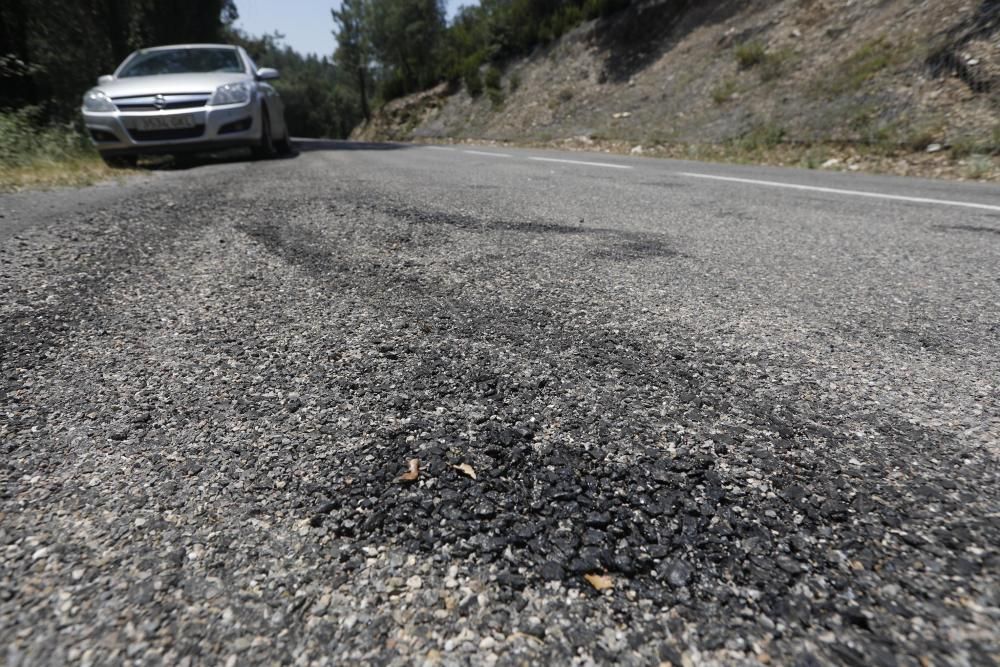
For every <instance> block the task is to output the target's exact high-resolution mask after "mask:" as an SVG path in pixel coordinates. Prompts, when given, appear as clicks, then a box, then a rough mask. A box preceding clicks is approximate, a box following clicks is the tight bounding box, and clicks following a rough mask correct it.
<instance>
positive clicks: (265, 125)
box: [253, 109, 274, 160]
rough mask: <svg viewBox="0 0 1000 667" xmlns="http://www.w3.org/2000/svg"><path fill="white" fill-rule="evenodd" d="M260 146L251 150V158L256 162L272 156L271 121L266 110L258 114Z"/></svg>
mask: <svg viewBox="0 0 1000 667" xmlns="http://www.w3.org/2000/svg"><path fill="white" fill-rule="evenodd" d="M260 124H261V127H260V144H259V145H257V146H255V147H254V148H253V156H254V157H255V158H256V159H258V160H266V159H267V158H269V157H271V156H272V155H274V137H272V136H271V119H270V118H268V116H267V110H266V109H263V110H261V114H260Z"/></svg>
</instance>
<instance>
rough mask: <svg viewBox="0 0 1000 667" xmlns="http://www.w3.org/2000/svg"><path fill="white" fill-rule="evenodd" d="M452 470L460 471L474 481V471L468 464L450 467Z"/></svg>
mask: <svg viewBox="0 0 1000 667" xmlns="http://www.w3.org/2000/svg"><path fill="white" fill-rule="evenodd" d="M452 468H454V469H455V470H460V471H462V472H464V473H465V474H466V475H468V476H469V477H471V478H472V479H476V471H475V469H474V468H473V467H472V466H470V465H469V464H468V463H463V464H461V465H457V466H452Z"/></svg>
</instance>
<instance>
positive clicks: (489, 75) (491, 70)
mask: <svg viewBox="0 0 1000 667" xmlns="http://www.w3.org/2000/svg"><path fill="white" fill-rule="evenodd" d="M483 84H484V85H485V86H486V89H487V90H502V89H503V83H502V75H501V74H500V70H499V69H497V68H496V67H494V66H493V65H490V66H489V67H487V68H486V75H485V76H484V77H483Z"/></svg>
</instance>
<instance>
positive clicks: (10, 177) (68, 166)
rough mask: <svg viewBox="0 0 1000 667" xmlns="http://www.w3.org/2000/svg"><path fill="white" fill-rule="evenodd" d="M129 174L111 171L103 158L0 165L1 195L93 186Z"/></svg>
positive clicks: (116, 170)
mask: <svg viewBox="0 0 1000 667" xmlns="http://www.w3.org/2000/svg"><path fill="white" fill-rule="evenodd" d="M126 173H131V172H124V171H122V170H120V169H110V168H108V166H107V165H105V164H104V162H102V161H101V159H100V158H99V157H96V156H94V157H82V158H68V159H65V160H61V161H52V160H39V161H37V162H33V163H30V164H27V165H16V166H10V165H5V164H0V192H15V191H17V190H40V189H46V188H53V187H61V186H72V187H81V186H84V185H93V184H94V183H99V182H100V181H106V180H108V179H111V178H116V177H117V178H120V177H122V176H123V175H125V174H126Z"/></svg>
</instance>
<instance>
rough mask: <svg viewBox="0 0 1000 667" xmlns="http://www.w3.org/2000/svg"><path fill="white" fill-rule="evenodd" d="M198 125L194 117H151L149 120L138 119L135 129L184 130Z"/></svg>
mask: <svg viewBox="0 0 1000 667" xmlns="http://www.w3.org/2000/svg"><path fill="white" fill-rule="evenodd" d="M195 125H196V123H195V120H194V116H192V115H191V114H183V115H179V116H150V117H148V118H136V119H135V129H137V130H144V131H147V132H148V131H150V130H184V129H187V128H190V127H194V126H195Z"/></svg>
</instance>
